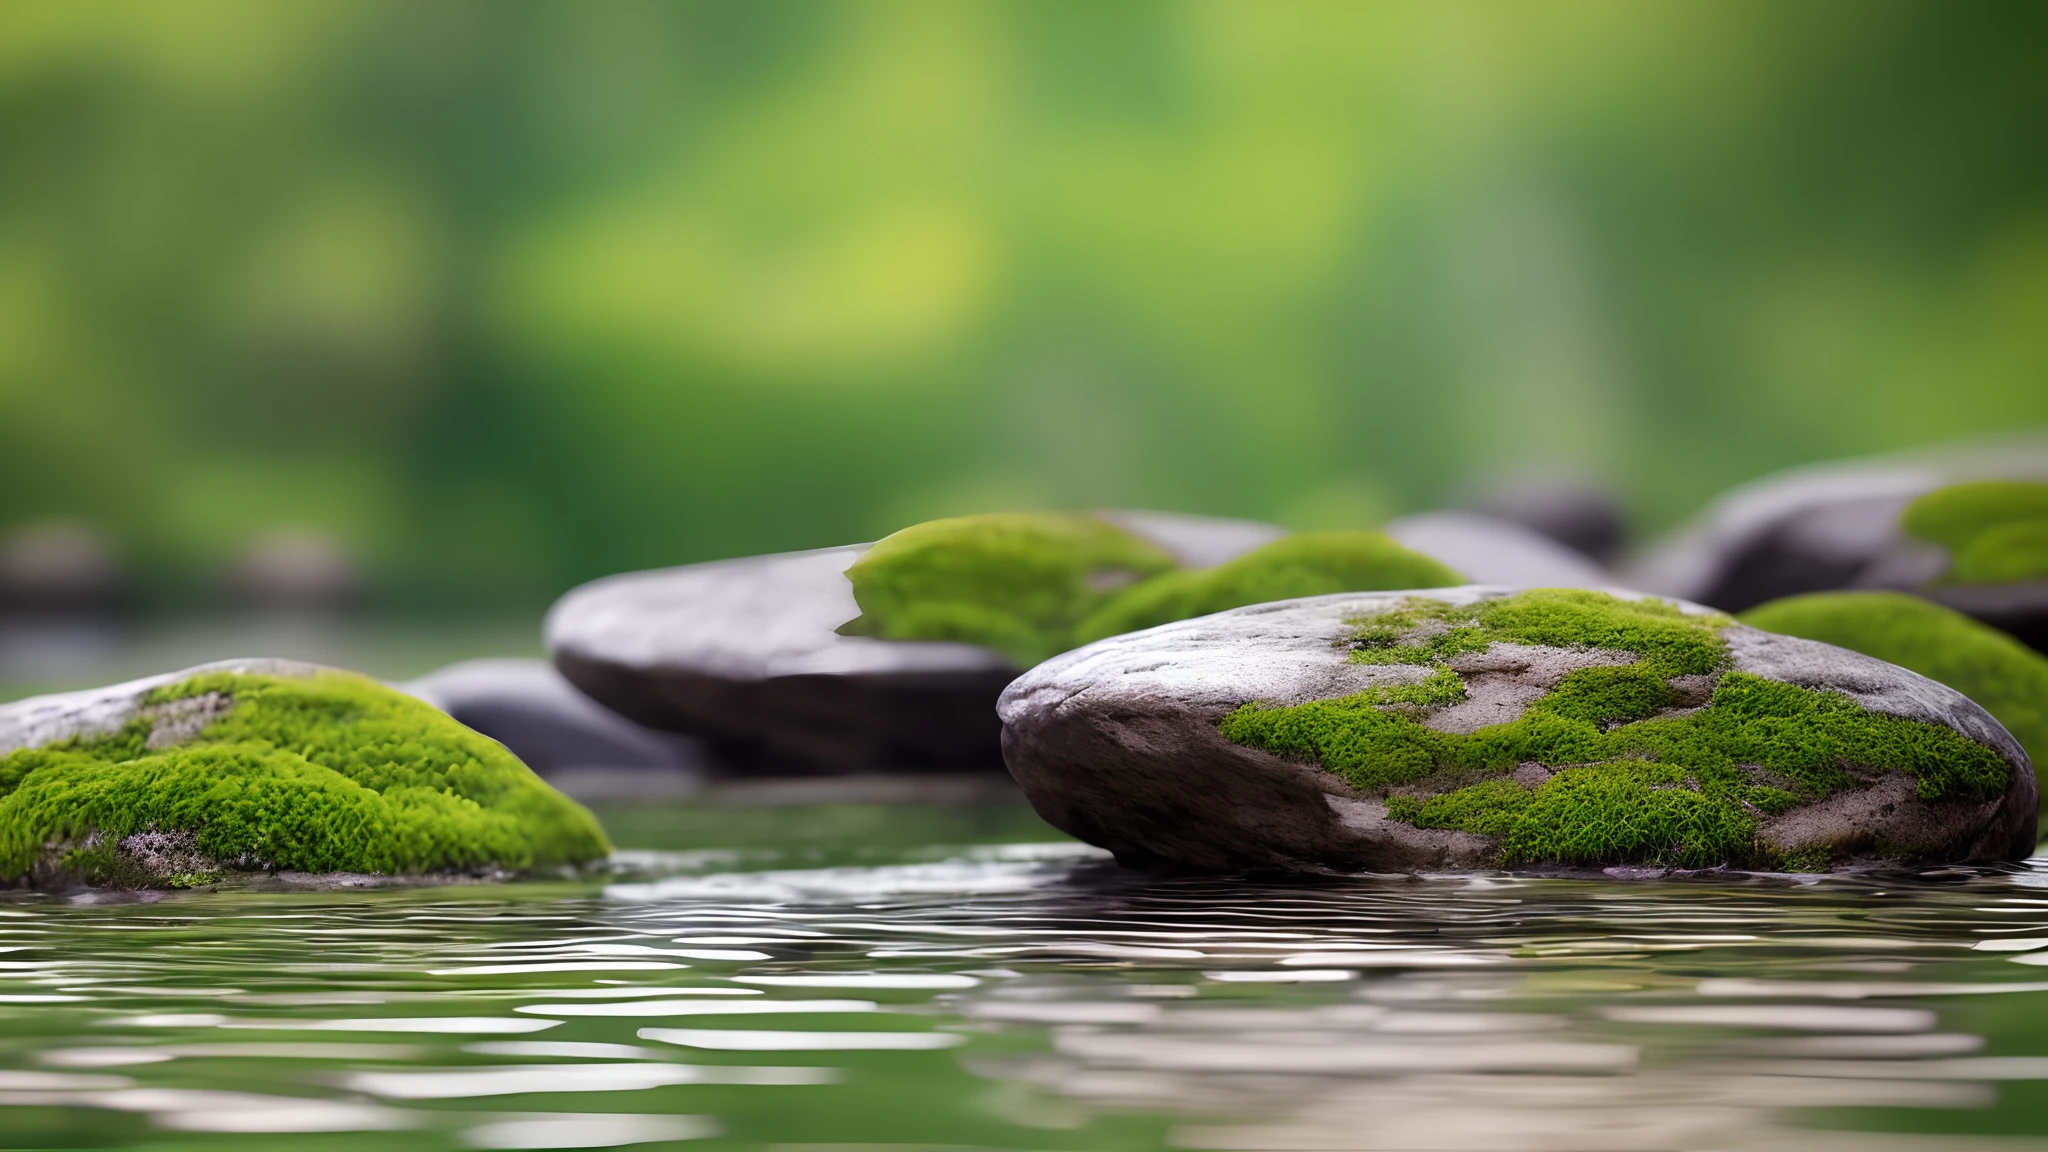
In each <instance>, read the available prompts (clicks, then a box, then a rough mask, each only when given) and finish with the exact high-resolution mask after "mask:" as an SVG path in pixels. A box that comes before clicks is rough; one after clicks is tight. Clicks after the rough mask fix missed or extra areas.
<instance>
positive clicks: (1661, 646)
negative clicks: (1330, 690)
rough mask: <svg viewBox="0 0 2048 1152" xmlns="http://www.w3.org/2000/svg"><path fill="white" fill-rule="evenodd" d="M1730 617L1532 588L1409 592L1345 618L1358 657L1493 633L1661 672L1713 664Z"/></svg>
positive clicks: (1400, 659) (1425, 653) (1456, 646)
mask: <svg viewBox="0 0 2048 1152" xmlns="http://www.w3.org/2000/svg"><path fill="white" fill-rule="evenodd" d="M1727 623H1728V618H1727V617H1725V616H1719V615H1707V616H1688V615H1686V614H1685V613H1684V612H1682V611H1680V610H1679V609H1678V607H1677V606H1676V605H1673V604H1667V603H1665V602H1664V601H1662V600H1622V599H1619V598H1617V597H1613V596H1609V595H1607V594H1606V593H1604V592H1589V591H1585V590H1582V589H1575V588H1538V589H1533V590H1531V591H1528V592H1523V593H1519V594H1517V595H1514V596H1505V597H1502V598H1500V599H1497V600H1485V601H1481V602H1480V603H1477V604H1468V605H1462V606H1453V605H1450V604H1445V603H1443V602H1442V601H1438V600H1425V599H1421V598H1419V597H1418V598H1414V599H1411V600H1409V601H1408V602H1407V603H1406V604H1403V605H1401V606H1400V607H1399V608H1396V609H1394V610H1393V611H1390V612H1381V613H1376V614H1373V615H1370V616H1361V617H1359V618H1358V619H1356V620H1353V621H1351V624H1352V625H1353V631H1352V635H1351V640H1352V644H1353V645H1354V651H1353V652H1352V655H1351V658H1352V660H1354V661H1356V662H1357V663H1360V664H1433V663H1439V662H1441V661H1444V660H1448V659H1450V658H1451V657H1453V656H1456V655H1458V654H1460V653H1465V652H1483V651H1485V650H1486V646H1487V645H1488V644H1492V643H1494V642H1496V641H1501V642H1506V643H1510V644H1547V645H1550V646H1552V647H1558V648H1611V649H1616V650H1618V651H1623V652H1634V653H1635V654H1636V656H1637V660H1638V663H1640V664H1642V665H1645V666H1648V667H1650V668H1653V669H1656V670H1657V671H1658V672H1659V673H1661V674H1662V675H1664V676H1685V675H1692V674H1698V673H1703V672H1711V671H1713V670H1714V669H1715V668H1716V667H1717V666H1718V665H1719V664H1720V662H1721V657H1722V652H1723V646H1722V644H1721V638H1720V635H1719V631H1720V629H1721V627H1722V626H1723V625H1725V624H1727Z"/></svg>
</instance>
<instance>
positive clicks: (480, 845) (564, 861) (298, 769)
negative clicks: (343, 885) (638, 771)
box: [0, 672, 610, 882]
mask: <svg viewBox="0 0 2048 1152" xmlns="http://www.w3.org/2000/svg"><path fill="white" fill-rule="evenodd" d="M180 722H183V723H185V724H187V725H189V726H193V727H196V728H197V732H196V734H195V735H193V736H192V737H191V738H190V739H188V740H184V741H181V742H177V743H173V744H171V745H170V746H168V747H156V748H152V747H151V746H150V745H151V743H152V740H151V735H152V732H153V731H155V732H158V733H162V732H163V731H164V730H165V727H166V725H167V724H169V725H171V726H173V727H175V726H176V725H177V724H179V723H180ZM157 742H158V743H162V742H163V741H161V740H158V741H157ZM138 835H139V836H141V837H142V839H143V840H144V841H147V840H148V839H149V838H151V837H158V838H164V839H168V840H178V841H182V842H183V843H184V844H185V845H187V846H188V848H189V850H190V852H192V853H196V854H197V855H198V856H201V857H203V858H205V859H210V860H212V861H215V862H218V864H220V865H225V866H229V867H238V868H278V869H289V870H295V871H306V872H375V873H389V874H397V873H420V872H434V871H441V870H450V869H474V868H485V867H498V868H504V869H511V870H525V869H534V868H548V867H555V866H560V865H568V864H577V863H582V862H585V861H589V860H593V859H597V858H600V857H603V856H605V855H607V854H608V853H609V852H610V846H609V845H608V844H607V843H606V841H605V837H604V832H603V831H602V830H601V829H600V828H599V827H598V824H597V821H596V819H595V818H593V817H592V816H591V815H590V813H589V812H587V811H585V810H584V809H583V808H581V807H580V806H578V805H576V804H575V803H574V802H572V801H570V800H569V799H568V798H567V797H565V796H563V795H562V794H561V793H559V792H556V791H555V790H554V789H552V788H550V787H548V786H547V785H546V784H545V783H543V782H542V781H541V780H540V778H539V777H537V776H535V775H534V774H533V773H532V771H530V770H529V769H528V768H527V767H526V766H525V765H524V764H521V763H520V762H519V760H518V759H517V758H515V757H514V756H513V755H512V754H511V753H510V752H508V751H506V750H505V748H504V747H503V746H502V745H500V744H498V743H497V742H495V741H493V740H490V739H488V738H486V737H484V736H481V735H478V734H477V733H475V732H472V731H470V730H469V729H468V728H465V727H463V726H462V725H460V724H458V723H456V722H455V721H454V720H452V719H450V718H449V717H448V716H446V715H445V714H443V713H442V712H440V711H439V710H437V709H435V708H433V707H430V706H429V705H427V704H425V703H423V702H421V701H419V700H415V699H413V698H412V697H410V696H406V695H404V694H402V693H399V692H396V691H393V690H391V689H389V688H386V687H384V686H383V685H380V684H378V683H376V682H375V681H373V680H369V679H367V678H364V677H360V676H355V675H350V674H347V673H339V672H323V673H320V674H318V675H315V676H313V677H310V678H306V679H279V678H273V677H268V676H253V675H240V674H235V673H207V674H203V675H200V676H195V677H193V678H192V679H190V680H186V681H184V682H182V683H179V684H176V685H172V686H169V687H165V688H160V689H157V690H156V691H154V692H151V693H150V694H149V695H148V696H147V697H146V698H145V699H144V702H143V708H142V714H141V715H140V716H139V717H138V718H137V719H136V720H135V721H133V722H131V723H130V724H129V725H128V726H127V727H126V728H124V729H123V730H121V731H120V732H117V733H115V734H113V735H111V736H106V737H102V738H98V739H78V740H68V741H62V742H59V743H56V744H51V745H47V746H44V747H41V748H35V749H22V750H19V751H16V752H13V753H11V754H9V755H7V756H5V757H0V878H6V879H14V878H18V877H20V876H21V875H22V874H23V873H25V872H27V871H28V870H29V869H30V868H32V867H34V866H36V865H37V864H39V863H43V862H45V861H46V860H47V858H48V856H49V854H50V853H51V852H53V851H58V852H64V853H65V854H67V855H69V856H70V857H71V859H70V860H69V861H68V863H69V864H70V865H71V866H72V867H73V868H74V870H78V871H83V872H85V873H87V874H88V876H89V877H90V876H91V875H93V874H95V873H100V874H102V875H103V876H104V875H105V874H106V873H107V872H108V871H109V870H111V869H114V868H115V865H116V863H117V862H116V860H115V858H114V857H113V856H112V855H110V852H111V848H112V846H114V845H116V844H122V845H124V846H125V845H127V844H133V843H136V842H137V840H136V838H137V837H138ZM145 846H146V845H145ZM103 856H104V857H107V858H106V859H104V860H103V859H101V857H103ZM175 856H176V853H175V852H174V853H172V857H173V858H175ZM182 874H183V875H184V876H185V877H186V879H187V880H188V881H191V882H197V881H192V877H193V876H194V875H197V873H193V872H190V871H189V870H187V871H184V872H183V873H182ZM114 878H115V879H119V877H118V876H115V877H114ZM177 878H178V877H177V876H176V875H173V876H168V877H150V878H144V879H153V880H155V881H158V882H164V881H174V880H176V879H177ZM202 879H203V877H202Z"/></svg>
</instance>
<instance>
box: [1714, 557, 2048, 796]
mask: <svg viewBox="0 0 2048 1152" xmlns="http://www.w3.org/2000/svg"><path fill="white" fill-rule="evenodd" d="M1742 622H1743V623H1745V624H1748V625H1750V626H1751V627H1755V628H1761V629H1763V630H1764V631H1766V632H1778V633H1782V634H1784V635H1786V636H1801V637H1804V638H1806V639H1808V640H1818V641H1820V642H1821V643H1823V644H1833V645H1835V646H1836V647H1838V648H1847V649H1850V650H1851V651H1855V652H1861V653H1863V654H1864V655H1866V656H1875V657H1877V658H1878V659H1879V660H1883V661H1885V662H1886V663H1888V664H1896V665H1898V666H1899V667H1901V668H1910V669H1912V670H1913V671H1915V672H1918V673H1920V674H1921V675H1922V676H1925V677H1927V678H1929V679H1931V680H1939V681H1940V682H1942V683H1943V684H1946V685H1948V686H1949V687H1951V688H1953V689H1955V690H1956V691H1958V692H1961V693H1962V694H1963V695H1965V696H1968V697H1969V698H1970V699H1972V700H1975V701H1976V702H1977V703H1979V704H1981V705H1983V706H1984V708H1985V710H1986V711H1988V712H1990V713H1991V714H1992V715H1993V716H1995V717H1997V718H1998V722H1999V723H2000V724H2003V725H2004V726H2005V729H2006V731H2008V732H2011V733H2012V734H2013V736H2014V738H2015V739H2017V740H2018V741H2019V742H2020V744H2021V746H2022V747H2024V748H2026V750H2027V755H2028V756H2029V757H2032V758H2034V759H2035V760H2037V761H2038V760H2040V758H2041V757H2043V756H2048V657H2043V656H2042V655H2041V654H2040V653H2038V652H2035V651H2034V650H2033V649H2031V648H2028V647H2027V646H2026V645H2024V644H2021V643H2020V642H2019V641H2017V640H2014V639H2013V638H2012V637H2011V636H2008V635H2006V634H2005V633H2003V632H2001V631H1999V630H1998V629H1996V628H1991V627H1987V626H1985V625H1983V624H1979V623H1978V622H1977V621H1975V620H1972V619H1970V618H1969V617H1968V616H1965V615H1963V614H1962V613H1960V612H1955V611H1951V610H1950V609H1947V608H1944V607H1942V606H1941V605H1939V604H1933V603H1930V602H1928V601H1926V600H1923V599H1921V598H1920V597H1918V596H1910V595H1907V594H1905V593H1903V592H1815V593H1811V594H1809V595H1806V596H1789V597H1787V598H1785V599H1783V600H1774V601H1772V602H1771V603H1769V604H1765V605H1762V606H1760V607H1757V608H1752V609H1750V610H1749V611H1747V612H1745V613H1743V614H1742Z"/></svg>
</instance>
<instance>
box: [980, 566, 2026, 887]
mask: <svg viewBox="0 0 2048 1152" xmlns="http://www.w3.org/2000/svg"><path fill="white" fill-rule="evenodd" d="M998 710H999V712H1000V713H1001V715H1002V718H1003V722H1004V734H1003V741H1004V753H1005V755H1006V757H1007V758H1008V761H1009V765H1010V769H1011V772H1012V773H1013V774H1014V775H1015V776H1016V778H1017V780H1018V782H1019V783H1020V784H1021V785H1022V786H1023V788H1024V790H1025V792H1026V794H1027V795H1028V796H1029V797H1030V798H1031V800H1032V803H1033V805H1034V806H1035V807H1036V808H1037V809H1038V811H1039V813H1040V815H1042V816H1044V817H1045V818H1046V819H1047V820H1048V821H1050V822H1051V823H1052V824H1054V825H1055V826H1057V827H1059V828H1061V829H1063V830H1065V831H1067V832H1069V833H1071V834H1073V835H1075V836H1077V837H1079V838H1081V839H1083V840H1086V841H1088V842H1090V843H1093V844H1097V845H1100V846H1102V847H1105V848H1108V849H1110V850H1111V851H1113V852H1115V853H1116V854H1117V856H1118V858H1119V859H1121V860H1124V861H1125V862H1127V863H1132V864H1141V865H1142V864H1158V863H1171V864H1175V865H1179V866H1183V867H1191V868H1197V869H1210V870H1230V869H1243V868H1274V869H1331V870H1338V871H1354V870H1383V871H1403V870H1425V869H1434V868H1471V867H1495V866H1502V865H1508V866H1568V867H1588V868H1590V867H1606V866H1616V865H1639V864H1649V865H1658V866H1669V867H1685V868H1699V867H1713V866H1719V865H1728V866H1734V867H1743V868H1763V869H1802V870H1810V869H1822V868H1832V867H1844V866H1849V865H1852V864H1855V863H1857V862H1859V861H1863V860H1868V859H1873V858H1886V857H1899V858H1909V859H1915V860H1941V861H1959V860H2002V859H2017V858H2020V857H2023V856H2025V855H2026V854H2027V853H2028V852H2030V851H2031V849H2032V847H2033V833H2034V818H2035V801H2036V797H2035V783H2034V775H2033V769H2032V766H2031V764H2030V762H2029V761H2028V759H2027V756H2026V753H2025V752H2024V751H2023V750H2022V749H2021V747H2020V746H2019V745H2018V743H2016V742H2015V741H2014V740H2013V739H2012V737H2011V736H2010V735H2009V734H2008V733H2007V732H2006V731H2005V730H2004V729H2003V728H2001V727H2000V726H1999V725H1998V723H1997V722H1996V721H1995V720H1993V719H1992V718H1991V717H1990V716H1989V715H1988V714H1987V713H1985V711H1984V710H1983V709H1982V708H1980V707H1978V706H1977V705H1976V704H1973V703H1972V702H1971V701H1970V700H1969V699H1967V698H1966V697H1964V696H1962V695H1961V694H1960V693H1957V692H1954V691H1952V690H1951V689H1948V688H1945V687H1943V686H1942V685H1940V684H1937V683H1935V682H1933V681H1931V680H1928V679H1926V678H1924V677H1922V676H1918V675H1916V674H1914V673H1912V672H1909V671H1906V670H1905V669H1901V668H1897V667H1893V666H1891V665H1889V664H1885V663H1883V662H1881V661H1878V660H1874V659H1871V658H1869V657H1866V656H1862V655H1859V654H1856V653H1853V652H1848V651H1844V650H1842V649H1838V648H1833V647H1830V646H1828V645H1824V644H1818V643H1814V642H1812V641H1807V640H1800V639H1796V638H1792V637H1786V636H1777V635H1773V634H1770V633H1765V632H1761V631H1758V630H1756V629H1753V628H1748V627H1745V626H1742V625H1740V624H1735V623H1733V622H1732V621H1730V620H1728V619H1727V618H1726V617H1722V616H1719V615H1716V614H1714V613H1711V612H1708V611H1707V610H1705V609H1700V608H1696V607H1692V606H1682V605H1672V604H1666V603H1662V602H1658V601H1653V600H1647V599H1643V598H1640V597H1636V596H1634V595H1633V594H1615V595H1608V594H1604V593H1600V592H1591V591H1583V590H1535V591H1526V592H1510V591H1507V590H1503V589H1490V588H1484V587H1465V588H1457V589H1436V590H1427V591H1414V592H1406V593H1390V594H1379V595H1335V596H1322V597H1315V598H1311V599H1305V600H1296V601H1291V602H1285V603H1277V604H1265V605H1259V606H1256V607H1249V608H1241V609H1237V610H1234V611H1230V612H1224V613H1220V614H1217V615H1214V616H1208V617H1202V618H1199V619H1194V620H1185V621H1181V622H1178V623H1173V624H1167V625H1163V626H1161V627H1158V628H1154V629H1151V630H1149V631H1145V632H1138V633H1132V634H1128V635H1123V636H1116V637H1112V638H1109V639H1106V640H1102V641H1099V642H1097V643H1095V644H1092V645H1089V646H1088V647H1086V648H1083V649H1080V650H1077V651H1074V652H1069V653H1067V654H1065V655H1063V656H1060V657H1056V658H1055V659H1053V660H1050V661H1048V662H1046V663H1045V664H1042V665H1040V666H1039V667H1037V668H1035V669H1033V670H1032V671H1030V672H1028V673H1026V674H1025V675H1024V676H1022V677H1020V678H1019V679H1018V680H1017V681H1016V682H1015V683H1013V684H1012V685H1011V686H1010V687H1009V688H1008V689H1007V690H1006V691H1005V692H1004V693H1003V697H1002V700H1001V703H1000V705H999V709H998Z"/></svg>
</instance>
